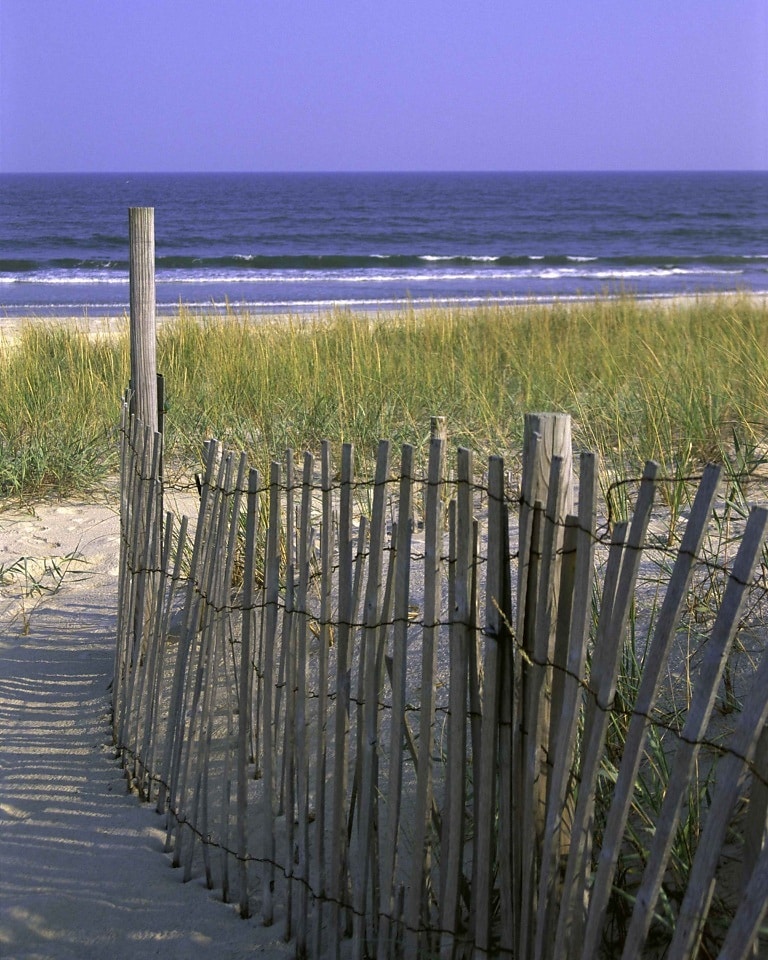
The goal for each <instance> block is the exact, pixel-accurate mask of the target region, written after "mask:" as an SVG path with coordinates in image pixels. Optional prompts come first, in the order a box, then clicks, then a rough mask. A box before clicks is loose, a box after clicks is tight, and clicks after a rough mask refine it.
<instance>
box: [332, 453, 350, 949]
mask: <svg viewBox="0 0 768 960" xmlns="http://www.w3.org/2000/svg"><path fill="white" fill-rule="evenodd" d="M353 481H354V447H353V446H352V444H349V443H347V444H344V445H343V447H342V451H341V484H340V491H339V531H338V543H339V546H338V550H339V573H338V583H339V605H338V629H337V650H336V708H335V714H334V739H333V743H334V747H333V749H334V759H333V791H332V803H333V812H332V817H331V838H330V868H329V869H330V878H329V891H330V897H331V920H330V937H331V943H332V944H333V951H334V953H333V956H334V958H338V957H339V956H340V952H341V940H342V929H341V901H342V896H343V895H344V894H345V892H346V877H347V834H346V816H345V813H346V807H347V778H348V772H347V759H348V755H349V754H348V740H349V701H350V678H349V653H350V634H351V624H352V616H353V596H352V593H353V559H352V548H353V532H352V509H353V503H352V492H353V491H352V484H353Z"/></svg>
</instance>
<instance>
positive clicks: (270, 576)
mask: <svg viewBox="0 0 768 960" xmlns="http://www.w3.org/2000/svg"><path fill="white" fill-rule="evenodd" d="M280 483H281V469H280V464H279V463H277V462H275V461H273V462H272V464H271V465H270V470H269V514H268V520H267V544H266V556H265V561H264V576H265V583H264V598H265V603H266V609H265V614H264V617H265V623H264V695H263V698H262V703H261V709H262V720H261V737H262V759H261V769H262V776H263V780H264V783H263V786H262V790H263V793H262V799H261V837H260V840H261V842H260V853H261V858H262V864H261V871H260V873H261V919H262V923H264V925H265V926H271V925H272V923H273V921H274V900H273V892H272V888H273V886H274V882H275V816H276V796H275V794H276V786H275V742H276V727H277V721H276V720H275V718H274V716H273V691H274V686H275V649H276V647H277V643H278V625H277V624H278V600H279V596H280V503H281V496H280Z"/></svg>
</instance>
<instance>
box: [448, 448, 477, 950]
mask: <svg viewBox="0 0 768 960" xmlns="http://www.w3.org/2000/svg"><path fill="white" fill-rule="evenodd" d="M456 466H457V478H458V486H457V491H456V550H455V564H454V570H455V572H454V585H453V598H454V608H453V611H452V618H451V635H450V687H449V695H448V698H449V700H448V708H449V718H448V757H447V772H446V790H445V793H446V799H445V804H444V812H443V836H442V843H441V850H440V861H441V867H442V873H443V876H444V881H443V889H442V897H441V909H440V930H441V943H440V955H441V957H442V960H450V958H451V956H452V953H453V947H454V942H455V933H456V931H457V927H458V906H459V886H460V879H461V875H462V870H463V862H464V827H465V810H464V807H465V802H466V788H467V785H466V762H467V691H468V683H469V647H470V643H472V642H474V638H473V637H472V635H471V629H472V610H471V603H472V561H473V555H472V554H473V546H474V542H473V520H474V517H473V503H472V474H473V463H472V451H471V450H468V449H466V448H465V447H460V448H459V451H458V455H457V463H456Z"/></svg>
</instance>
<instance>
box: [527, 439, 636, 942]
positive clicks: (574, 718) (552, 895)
mask: <svg viewBox="0 0 768 960" xmlns="http://www.w3.org/2000/svg"><path fill="white" fill-rule="evenodd" d="M596 512H597V458H596V457H595V455H594V454H591V453H583V454H582V455H581V458H580V469H579V512H578V517H577V529H576V556H575V558H574V571H573V581H574V582H573V590H572V596H571V604H570V611H569V613H570V617H569V637H568V656H567V661H566V664H565V671H564V674H563V684H562V695H561V700H562V702H561V706H560V708H559V721H558V720H557V717H558V711H557V709H554V712H553V717H554V718H555V724H554V725H553V734H554V737H553V739H552V741H551V749H550V753H551V762H552V771H551V777H550V783H549V790H548V795H547V817H546V822H545V828H544V837H543V842H542V853H541V861H540V862H541V866H540V875H539V890H538V901H537V904H536V910H537V919H536V932H535V944H534V956H535V957H536V958H537V960H540V958H542V957H544V956H547V957H551V956H552V954H551V947H552V945H553V941H554V934H555V929H556V924H555V917H556V909H557V906H558V905H559V901H560V896H559V891H558V890H557V882H558V879H559V861H560V854H561V850H562V848H563V843H562V842H561V841H562V837H563V834H564V833H565V826H564V824H563V813H564V808H565V803H566V796H567V791H568V784H569V778H570V773H571V769H572V765H573V756H574V752H575V748H576V734H577V729H578V724H579V717H580V713H581V712H580V710H579V709H578V705H579V703H580V699H581V692H582V684H583V682H584V671H585V666H586V654H587V634H588V622H589V616H590V610H591V604H592V589H593V583H594V574H595V565H594V554H595V540H596V534H595V517H596ZM614 556H615V557H616V558H618V553H616V552H615V553H614ZM617 572H618V571H617ZM564 606H565V605H564V604H562V605H561V609H563V607H564ZM568 839H569V841H570V835H569V838H568Z"/></svg>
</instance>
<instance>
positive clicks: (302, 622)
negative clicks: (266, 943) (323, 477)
mask: <svg viewBox="0 0 768 960" xmlns="http://www.w3.org/2000/svg"><path fill="white" fill-rule="evenodd" d="M314 470H315V459H314V457H313V456H312V454H311V453H309V452H306V453H305V454H304V470H303V475H302V484H301V512H300V514H299V516H300V526H299V530H298V555H299V571H298V573H299V579H298V586H297V591H296V614H297V616H296V729H295V741H294V742H295V745H296V804H297V827H298V839H297V843H296V850H297V857H296V866H295V869H294V872H293V874H294V877H295V878H296V886H297V889H298V894H299V897H298V919H297V924H296V957H297V958H298V960H303V958H304V957H306V956H307V948H308V937H309V930H308V910H309V855H310V851H309V755H308V739H307V734H308V728H309V717H308V711H307V707H308V697H309V688H308V683H307V657H308V652H309V651H308V632H309V579H310V569H309V565H310V557H311V553H312V544H311V539H312V495H313V492H314V491H313V478H314Z"/></svg>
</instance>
